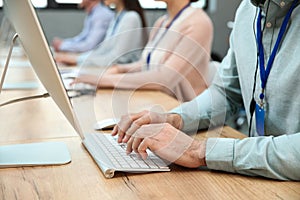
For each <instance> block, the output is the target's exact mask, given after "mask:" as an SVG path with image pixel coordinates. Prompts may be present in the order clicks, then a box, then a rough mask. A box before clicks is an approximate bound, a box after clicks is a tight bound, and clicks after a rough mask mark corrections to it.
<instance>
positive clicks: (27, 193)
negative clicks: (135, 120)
mask: <svg viewBox="0 0 300 200" xmlns="http://www.w3.org/2000/svg"><path fill="white" fill-rule="evenodd" d="M36 92H39V91H5V92H4V93H3V94H1V101H2V100H3V99H4V98H6V97H8V96H14V95H20V94H21V95H26V94H27V93H36ZM2 95H3V96H2ZM2 97H3V98H2ZM114 102H115V103H114ZM120 102H123V104H120ZM73 103H74V105H75V107H76V104H77V103H78V105H79V106H78V107H77V112H82V113H86V114H85V117H86V116H87V115H89V113H93V112H94V116H92V117H88V120H86V121H87V124H88V125H86V126H85V128H86V129H87V130H90V131H92V129H91V128H90V127H88V126H89V125H91V124H92V123H93V120H98V119H102V118H106V117H111V116H118V115H120V114H125V113H126V112H128V111H130V112H136V111H140V110H142V109H149V108H155V109H158V108H159V109H166V110H168V109H171V108H173V107H174V106H176V105H177V104H178V103H177V101H175V100H174V99H172V98H170V97H169V96H167V95H165V94H163V93H160V92H150V91H148V92H147V91H137V92H135V93H132V92H130V91H115V92H112V91H111V90H103V91H100V92H99V93H98V94H97V96H96V97H83V98H81V99H74V102H73ZM86 105H88V106H87V107H85V106H86ZM153 105H156V106H154V107H153ZM89 106H91V107H89ZM87 108H88V109H87ZM112 108H114V109H113V110H112ZM85 110H88V112H84V111H85ZM0 112H1V115H0V127H1V133H0V134H1V135H0V144H1V145H3V144H10V143H23V142H36V141H53V140H54V141H57V140H58V141H64V142H65V143H66V144H67V145H68V148H69V150H70V153H71V156H72V162H71V163H70V164H67V165H62V166H45V167H22V168H9V169H0V188H1V189H0V199H4V200H6V199H9V200H10V199H30V200H32V199H47V200H48V199H68V200H69V199H79V200H83V199H84V200H87V199H113V200H114V199H172V200H173V199H175V200H176V199H178V200H179V199H180V200H181V199H300V184H299V183H298V182H282V181H274V180H268V179H264V178H254V177H247V176H241V175H233V174H228V173H223V172H213V171H210V170H205V169H200V170H199V169H187V168H183V167H179V166H176V165H172V166H171V172H163V173H148V174H147V173H146V174H128V173H117V174H116V177H114V178H113V179H106V178H104V176H103V175H102V172H101V171H100V169H99V168H98V167H97V165H96V164H95V163H94V161H93V159H92V158H91V157H90V156H89V154H88V153H87V151H86V150H85V149H84V147H83V146H82V144H81V140H80V138H79V137H78V135H77V134H76V133H75V131H74V130H73V129H72V127H71V126H70V125H69V124H68V122H67V121H66V120H65V119H64V117H63V115H62V114H61V113H60V111H59V110H58V108H57V107H56V105H55V104H54V103H53V101H52V100H51V98H48V99H39V100H33V101H28V102H22V103H18V104H14V105H10V106H7V107H3V108H1V111H0ZM95 113H96V114H95ZM216 132H217V131H216V130H212V131H210V132H209V133H207V134H206V133H201V134H200V135H198V137H199V138H200V139H201V138H202V137H216V136H219V135H218V134H216ZM221 133H222V135H221V137H238V138H243V137H244V136H243V135H242V134H240V133H238V132H237V131H235V130H233V129H231V128H229V127H224V129H222V130H221Z"/></svg>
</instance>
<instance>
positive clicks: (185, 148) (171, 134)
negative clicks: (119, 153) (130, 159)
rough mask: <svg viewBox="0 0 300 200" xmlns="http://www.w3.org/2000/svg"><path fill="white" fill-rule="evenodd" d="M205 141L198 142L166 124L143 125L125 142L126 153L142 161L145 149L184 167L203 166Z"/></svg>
mask: <svg viewBox="0 0 300 200" xmlns="http://www.w3.org/2000/svg"><path fill="white" fill-rule="evenodd" d="M205 146H206V141H198V140H195V139H193V138H192V137H190V136H188V135H186V134H185V133H183V132H181V131H179V130H178V129H176V128H174V127H173V126H171V125H170V124H168V123H162V124H150V125H143V126H141V127H140V128H138V129H137V130H136V131H135V132H134V133H133V134H132V135H131V138H130V139H129V141H128V142H127V153H128V154H129V153H131V152H132V151H134V152H136V153H138V154H139V155H140V156H141V157H142V158H143V159H146V158H147V156H148V154H147V152H146V150H147V149H150V150H151V151H152V152H153V153H155V154H156V155H158V156H159V157H161V158H163V159H165V160H168V161H170V162H172V163H173V162H174V163H176V164H178V165H182V166H185V167H190V168H195V167H199V166H205V165H206V163H205Z"/></svg>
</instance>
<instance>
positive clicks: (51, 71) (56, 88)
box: [3, 0, 80, 133]
mask: <svg viewBox="0 0 300 200" xmlns="http://www.w3.org/2000/svg"><path fill="white" fill-rule="evenodd" d="M3 3H4V9H5V12H6V15H7V18H8V19H9V20H10V22H11V23H12V25H13V26H14V28H15V30H16V32H17V34H18V37H19V39H20V43H21V45H22V46H23V48H24V50H25V52H26V54H27V57H28V59H29V60H30V63H31V65H32V67H33V68H34V70H35V72H36V74H37V76H38V78H39V80H40V81H41V83H42V84H43V85H44V87H45V89H46V90H47V91H48V93H49V94H50V96H51V97H52V98H53V100H54V102H55V103H56V104H57V106H58V107H59V108H60V110H61V111H62V112H63V114H64V115H65V116H66V118H67V119H68V121H69V122H70V123H71V124H72V126H73V127H74V128H75V130H76V131H77V132H79V133H80V128H79V126H78V123H77V119H76V116H75V114H74V112H73V108H72V105H71V102H70V100H69V97H68V95H67V91H66V89H65V87H64V84H63V82H62V79H61V76H60V73H59V71H58V68H57V66H56V64H55V62H54V59H53V56H52V53H51V51H50V48H49V45H48V43H47V40H46V38H45V36H44V33H43V30H42V27H41V25H40V23H39V20H38V17H37V15H36V13H35V10H34V8H33V6H32V3H31V1H30V0H22V1H19V0H4V2H3Z"/></svg>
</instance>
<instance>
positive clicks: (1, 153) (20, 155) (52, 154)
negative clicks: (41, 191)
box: [0, 34, 71, 168]
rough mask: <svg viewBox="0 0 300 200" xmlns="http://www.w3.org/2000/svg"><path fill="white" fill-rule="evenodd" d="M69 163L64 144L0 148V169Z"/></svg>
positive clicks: (5, 69)
mask: <svg viewBox="0 0 300 200" xmlns="http://www.w3.org/2000/svg"><path fill="white" fill-rule="evenodd" d="M17 38H18V34H15V35H14V37H13V39H12V42H11V46H10V49H9V52H8V56H7V59H6V63H5V66H4V69H3V73H2V76H1V80H0V93H1V90H2V86H3V83H4V79H5V75H6V72H7V68H8V65H9V61H10V58H11V54H12V50H13V47H14V44H15V42H16V39H17ZM69 162H71V156H70V153H69V151H68V148H67V146H66V144H65V143H64V142H40V143H28V144H14V145H4V146H2V145H1V146H0V168H8V167H24V166H38V165H61V164H67V163H69Z"/></svg>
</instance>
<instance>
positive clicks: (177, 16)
mask: <svg viewBox="0 0 300 200" xmlns="http://www.w3.org/2000/svg"><path fill="white" fill-rule="evenodd" d="M190 4H191V3H188V4H187V5H185V6H184V7H183V8H182V9H181V10H180V11H179V12H178V13H177V14H176V15H175V17H174V18H173V19H172V21H171V22H170V23H169V24H168V25H167V26H166V29H165V32H164V33H163V34H162V35H161V37H160V38H159V39H158V40H157V41H156V43H155V44H154V46H153V48H152V50H151V51H150V52H149V53H148V56H147V70H148V69H149V68H150V66H149V65H150V61H151V54H152V52H153V50H154V49H156V47H157V45H158V44H159V42H160V41H161V40H162V38H163V37H164V36H165V35H166V33H167V32H168V30H169V28H170V27H171V26H172V25H173V23H174V22H175V21H176V20H177V19H178V18H179V16H180V15H181V14H182V13H183V11H184V10H185V9H187V8H188V7H189V6H190ZM158 31H159V30H158ZM158 31H157V32H158ZM156 35H157V33H156ZM154 38H155V36H154Z"/></svg>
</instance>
